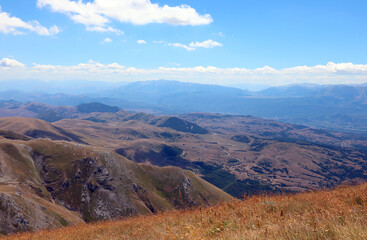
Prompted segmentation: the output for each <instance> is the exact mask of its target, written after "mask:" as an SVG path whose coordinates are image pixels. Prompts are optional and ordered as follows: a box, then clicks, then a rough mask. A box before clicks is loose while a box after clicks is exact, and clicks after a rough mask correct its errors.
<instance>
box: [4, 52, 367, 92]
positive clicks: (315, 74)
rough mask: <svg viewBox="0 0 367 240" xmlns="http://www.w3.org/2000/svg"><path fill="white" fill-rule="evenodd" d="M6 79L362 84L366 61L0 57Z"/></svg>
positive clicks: (366, 73)
mask: <svg viewBox="0 0 367 240" xmlns="http://www.w3.org/2000/svg"><path fill="white" fill-rule="evenodd" d="M6 79H42V80H52V79H55V80H73V79H85V80H101V79H106V81H138V80H139V81H141V80H152V79H173V80H180V81H187V82H197V83H211V84H222V85H229V84H240V83H256V84H267V85H284V84H292V83H317V84H343V83H344V84H345V83H347V84H359V83H366V82H367V64H366V65H362V64H353V63H332V62H330V63H327V64H326V65H316V66H296V67H291V68H284V69H275V68H271V67H269V66H265V67H261V68H256V69H248V68H219V67H214V66H207V67H204V66H196V67H191V68H184V67H160V68H156V69H141V68H140V69H139V68H135V67H125V66H122V65H120V64H118V63H112V64H102V63H98V62H94V61H89V62H88V63H80V64H78V65H72V66H61V65H41V64H34V65H33V66H31V67H27V66H24V64H22V63H20V62H18V61H16V60H15V59H8V58H3V59H2V60H0V80H6Z"/></svg>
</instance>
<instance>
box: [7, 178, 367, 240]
mask: <svg viewBox="0 0 367 240" xmlns="http://www.w3.org/2000/svg"><path fill="white" fill-rule="evenodd" d="M366 192H367V184H363V185H359V186H349V187H339V188H337V189H335V190H331V191H319V192H308V193H302V194H297V195H282V196H274V197H270V196H256V197H251V198H248V199H245V200H243V201H233V202H229V203H224V204H221V205H219V206H215V207H209V208H198V209H194V210H190V211H173V212H169V213H165V214H158V215H155V216H148V217H137V218H132V219H125V220H122V221H114V222H104V223H96V224H90V225H85V224H82V225H78V226H75V227H68V228H62V229H58V230H52V231H41V232H36V233H25V234H20V235H14V236H9V237H7V238H6V239H8V240H12V239H19V240H21V239H27V240H29V239H40V240H41V239H45V240H46V239H54V240H61V239H63V240H64V239H65V240H67V239H78V240H84V239H85V240H87V239H88V240H89V239H111V240H113V239H126V240H128V239H152V240H154V239H193V240H196V239H250V240H251V239H274V240H275V239H310V240H311V239H325V240H326V239H345V240H346V239H366V238H367V212H366V209H367V196H366V194H365V193H366Z"/></svg>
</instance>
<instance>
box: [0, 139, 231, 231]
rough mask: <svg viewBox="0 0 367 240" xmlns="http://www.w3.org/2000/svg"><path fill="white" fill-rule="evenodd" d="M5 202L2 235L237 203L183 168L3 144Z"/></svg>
mask: <svg viewBox="0 0 367 240" xmlns="http://www.w3.org/2000/svg"><path fill="white" fill-rule="evenodd" d="M0 198H1V200H2V201H1V204H3V205H2V207H0V216H3V218H1V220H0V233H11V232H17V231H24V230H28V231H33V230H37V229H43V228H52V227H58V226H61V225H72V224H75V223H78V222H81V221H83V220H84V221H87V222H91V221H98V220H111V219H117V218H120V217H130V216H135V215H141V214H153V213H159V212H163V211H167V210H172V209H176V208H177V209H182V208H190V207H197V206H201V205H213V204H217V203H218V202H221V201H228V200H230V199H232V198H231V197H230V196H229V195H228V194H226V193H224V192H223V191H221V190H220V189H218V188H216V187H215V186H213V185H211V184H209V183H207V182H205V181H204V180H202V179H200V178H199V177H198V176H196V175H195V174H193V173H191V172H189V171H185V170H182V169H180V168H174V167H165V168H158V167H154V166H147V165H144V164H137V163H134V162H132V161H129V160H127V159H126V158H124V157H122V156H120V155H118V154H116V153H114V152H110V151H108V150H106V149H103V148H98V147H91V146H86V145H82V144H76V143H68V142H66V141H52V140H50V139H37V140H30V141H19V140H8V139H0ZM60 224H61V225H60Z"/></svg>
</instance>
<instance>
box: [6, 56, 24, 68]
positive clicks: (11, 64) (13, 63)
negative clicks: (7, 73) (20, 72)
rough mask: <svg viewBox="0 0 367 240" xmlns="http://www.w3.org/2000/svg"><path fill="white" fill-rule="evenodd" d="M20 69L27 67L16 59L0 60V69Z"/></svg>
mask: <svg viewBox="0 0 367 240" xmlns="http://www.w3.org/2000/svg"><path fill="white" fill-rule="evenodd" d="M1 67H4V68H14V67H16V68H19V67H25V65H24V64H23V63H21V62H18V61H17V60H15V59H9V58H3V59H1V60H0V68H1Z"/></svg>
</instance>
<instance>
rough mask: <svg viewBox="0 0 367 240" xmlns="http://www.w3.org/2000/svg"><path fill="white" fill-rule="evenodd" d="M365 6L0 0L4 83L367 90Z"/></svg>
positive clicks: (360, 2) (311, 1)
mask: <svg viewBox="0 0 367 240" xmlns="http://www.w3.org/2000/svg"><path fill="white" fill-rule="evenodd" d="M366 23H367V1H365V0H322V1H320V0H234V1H219V0H210V1H209V0H200V1H199V0H150V1H149V0H78V1H76V0H74V1H73V0H0V43H1V44H0V81H1V80H16V79H29V80H30V81H31V80H33V79H41V80H49V81H52V80H98V81H112V82H131V81H140V80H155V79H167V80H180V81H187V82H197V83H211V84H220V85H241V84H266V85H286V84H293V83H319V84H342V83H343V84H358V83H365V82H367V44H366V43H367V24H366Z"/></svg>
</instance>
